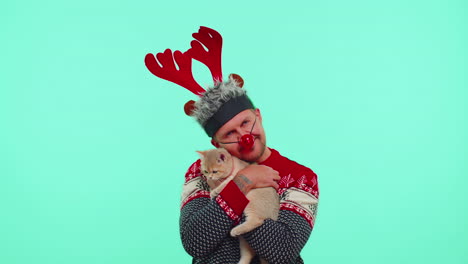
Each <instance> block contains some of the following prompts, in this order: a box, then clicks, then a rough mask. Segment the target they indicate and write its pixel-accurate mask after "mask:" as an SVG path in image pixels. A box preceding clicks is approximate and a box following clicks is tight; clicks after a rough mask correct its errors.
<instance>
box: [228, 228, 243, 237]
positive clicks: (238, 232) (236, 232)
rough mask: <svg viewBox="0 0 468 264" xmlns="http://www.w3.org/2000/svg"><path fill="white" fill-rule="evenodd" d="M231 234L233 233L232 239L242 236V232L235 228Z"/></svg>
mask: <svg viewBox="0 0 468 264" xmlns="http://www.w3.org/2000/svg"><path fill="white" fill-rule="evenodd" d="M230 233H231V236H232V237H238V236H240V235H242V234H241V232H240V230H239V228H233V229H231V232H230Z"/></svg>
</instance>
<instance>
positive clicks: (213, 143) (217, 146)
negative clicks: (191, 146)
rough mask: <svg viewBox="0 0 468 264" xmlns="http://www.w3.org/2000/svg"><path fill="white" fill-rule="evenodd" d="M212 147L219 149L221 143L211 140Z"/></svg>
mask: <svg viewBox="0 0 468 264" xmlns="http://www.w3.org/2000/svg"><path fill="white" fill-rule="evenodd" d="M211 145H213V146H214V147H215V148H219V143H218V142H216V141H215V140H214V139H211Z"/></svg>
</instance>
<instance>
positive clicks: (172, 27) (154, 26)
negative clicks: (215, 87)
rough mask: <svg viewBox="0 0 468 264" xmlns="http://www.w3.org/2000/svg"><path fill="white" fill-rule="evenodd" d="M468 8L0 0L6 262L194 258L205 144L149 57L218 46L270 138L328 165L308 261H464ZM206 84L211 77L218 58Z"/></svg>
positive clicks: (180, 96)
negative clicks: (189, 194) (199, 38)
mask: <svg viewBox="0 0 468 264" xmlns="http://www.w3.org/2000/svg"><path fill="white" fill-rule="evenodd" d="M467 8H468V5H467V2H466V1H462V0H459V1H456V0H453V1H450V0H433V1H430V0H429V1H427V0H425V1H403V0H396V1H366V0H356V1H333V0H332V1H305V0H304V1H287V2H284V1H269V2H267V1H256V2H255V1H235V2H228V1H225V2H222V1H185V2H184V1H165V2H162V1H90V0H84V1H57V0H51V1H47V0H46V1H8V2H5V1H4V2H2V4H0V35H1V44H0V47H1V49H0V54H1V56H0V58H1V59H0V209H1V210H0V263H5V264H53V263H60V264H62V263H67V264H74V263H77V264H78V263H79V264H85V263H86V264H94V263H96V264H102V263H112V264H121V263H139V264H143V263H165V262H166V263H167V262H168V261H169V259H170V262H171V263H190V261H191V258H190V257H189V256H188V255H187V254H186V253H185V251H184V250H183V248H182V245H181V242H180V239H179V230H178V217H179V203H180V190H181V187H182V183H183V180H184V177H183V175H184V173H185V171H186V169H187V168H188V166H189V165H190V164H191V163H192V162H193V161H194V160H196V159H197V155H196V153H195V150H203V149H208V148H211V145H210V144H209V139H208V138H207V137H206V135H204V133H203V131H202V130H201V128H200V127H199V126H198V125H197V124H196V123H195V121H194V120H191V119H190V118H188V117H186V116H185V114H184V113H183V111H182V107H183V104H184V103H185V102H186V101H188V100H190V99H196V98H195V96H194V95H192V94H191V93H190V92H188V91H186V90H184V89H183V88H180V87H178V86H177V85H175V84H172V83H169V82H166V81H164V80H161V79H158V78H156V77H155V76H153V75H151V74H150V72H149V71H148V70H147V69H146V68H145V65H144V63H143V59H144V56H145V55H146V53H150V52H151V53H157V52H162V51H163V50H164V49H166V48H171V49H173V50H174V49H180V50H183V51H185V50H186V49H188V48H189V43H190V40H191V33H193V32H196V31H197V30H198V27H199V26H201V25H203V26H208V27H212V28H214V29H216V30H218V31H219V32H220V33H221V34H222V35H223V37H224V49H223V71H224V74H225V75H227V74H229V73H238V74H240V75H241V76H243V78H244V80H245V88H246V89H247V90H248V92H249V94H250V96H251V98H252V99H253V100H254V102H255V104H256V106H257V107H259V108H260V109H261V111H262V114H263V117H264V126H265V129H266V133H267V137H268V145H269V146H271V147H273V148H276V149H278V150H279V151H280V152H281V153H282V154H284V155H286V156H288V157H289V158H291V159H293V160H296V161H298V162H300V163H302V164H304V165H307V166H309V167H311V168H312V169H313V170H314V171H315V172H316V173H317V174H318V175H319V184H320V191H321V196H320V206H319V212H318V218H317V221H316V225H315V228H314V231H313V233H312V236H311V238H310V240H309V242H308V244H307V245H306V247H305V248H304V250H303V252H302V255H303V257H304V259H305V261H306V263H359V264H363V263H424V264H431V263H440V262H442V261H443V262H444V263H468V257H467V254H466V250H467V244H468V231H467V229H466V226H467V223H468V217H467V216H468V213H467V212H468V210H467V209H468V208H467V202H468V199H467V198H466V186H467V176H468V173H467V172H468V170H467V158H466V157H467V142H466V141H467V140H466V135H467V132H468V131H467V126H466V114H467V104H466V101H467V88H468V81H467V73H468V71H467V69H468V68H467V61H468V56H467V55H468V54H467V47H468V38H467V35H468V32H467V25H468V17H467V12H466V11H467ZM194 69H195V77H196V79H197V80H198V81H199V82H200V83H201V84H202V85H203V86H206V85H209V84H210V80H211V79H210V76H209V73H208V71H207V69H206V68H205V67H204V66H203V65H202V64H200V63H194Z"/></svg>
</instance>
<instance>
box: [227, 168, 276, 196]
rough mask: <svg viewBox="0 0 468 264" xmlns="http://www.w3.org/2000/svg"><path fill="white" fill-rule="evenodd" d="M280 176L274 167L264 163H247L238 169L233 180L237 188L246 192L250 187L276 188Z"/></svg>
mask: <svg viewBox="0 0 468 264" xmlns="http://www.w3.org/2000/svg"><path fill="white" fill-rule="evenodd" d="M279 179H280V176H279V174H278V172H277V171H275V170H274V169H272V168H270V167H268V166H265V165H249V166H247V167H245V168H244V169H242V170H240V171H239V172H238V173H237V175H236V177H234V179H233V181H234V182H235V183H236V184H237V186H238V187H239V189H240V190H241V191H242V192H243V193H244V194H247V193H248V192H249V191H250V190H251V189H255V188H263V187H273V188H275V189H278V187H279V186H278V183H277V182H276V181H278V180H279Z"/></svg>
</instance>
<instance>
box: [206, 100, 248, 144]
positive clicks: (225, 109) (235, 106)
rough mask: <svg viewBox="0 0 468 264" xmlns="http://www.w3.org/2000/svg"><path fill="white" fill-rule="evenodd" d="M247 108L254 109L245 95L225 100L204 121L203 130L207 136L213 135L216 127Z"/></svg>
mask: <svg viewBox="0 0 468 264" xmlns="http://www.w3.org/2000/svg"><path fill="white" fill-rule="evenodd" d="M247 109H255V107H254V105H253V104H252V101H250V99H249V97H247V95H241V96H238V97H234V98H231V99H230V100H229V101H227V102H225V103H224V104H223V105H222V106H221V107H220V108H219V110H218V111H217V112H216V113H215V114H214V115H213V116H212V117H211V118H210V119H208V121H206V123H205V125H204V126H203V129H205V132H206V134H208V136H209V137H213V135H214V134H215V133H216V132H217V131H218V129H220V128H221V127H222V126H223V125H224V124H226V123H227V122H228V121H229V120H231V119H232V118H233V117H235V116H236V115H237V114H238V113H240V112H242V111H244V110H247Z"/></svg>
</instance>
